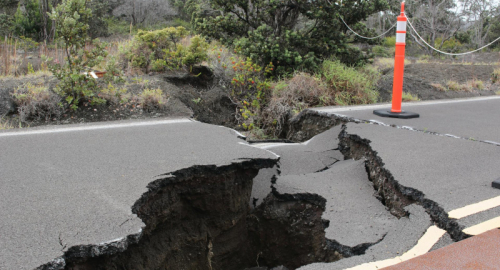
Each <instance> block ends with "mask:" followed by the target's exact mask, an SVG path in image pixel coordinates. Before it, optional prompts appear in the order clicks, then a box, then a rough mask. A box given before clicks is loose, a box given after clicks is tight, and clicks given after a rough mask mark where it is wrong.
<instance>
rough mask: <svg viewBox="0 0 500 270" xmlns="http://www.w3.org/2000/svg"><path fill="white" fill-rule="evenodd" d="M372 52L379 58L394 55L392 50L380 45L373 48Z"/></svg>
mask: <svg viewBox="0 0 500 270" xmlns="http://www.w3.org/2000/svg"><path fill="white" fill-rule="evenodd" d="M372 52H373V54H374V55H375V56H378V57H390V56H392V54H393V52H392V50H390V49H388V48H386V47H384V46H379V45H376V46H373V48H372Z"/></svg>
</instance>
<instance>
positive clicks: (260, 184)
mask: <svg viewBox="0 0 500 270" xmlns="http://www.w3.org/2000/svg"><path fill="white" fill-rule="evenodd" d="M348 123H351V124H349V125H351V126H349V125H348ZM360 123H364V122H363V121H360V120H356V119H352V118H348V117H341V116H332V115H329V114H325V113H321V112H315V111H305V112H303V113H301V114H300V115H299V116H298V117H297V118H295V119H294V120H292V121H291V122H290V125H289V126H288V127H287V130H288V135H287V138H288V139H291V140H294V141H305V142H303V143H290V141H285V143H277V142H261V143H259V142H254V143H251V144H250V146H254V147H257V148H261V149H266V150H267V151H271V152H272V153H275V154H277V155H278V156H280V158H258V157H255V158H236V159H233V162H231V163H230V164H228V165H217V166H216V165H195V166H191V167H188V168H185V169H180V170H176V171H173V172H170V173H166V174H163V175H159V176H158V177H156V179H155V180H154V181H153V182H150V183H149V184H148V186H147V191H146V192H145V193H143V194H142V196H141V197H140V198H138V199H137V201H136V202H135V204H134V205H133V206H132V207H131V208H132V213H133V214H135V215H136V216H137V217H139V218H140V220H141V221H142V222H143V223H144V226H143V228H142V230H141V231H140V232H139V233H136V234H130V235H127V236H125V237H122V238H120V239H118V240H113V241H110V242H106V243H101V244H86V245H73V246H67V245H66V244H65V243H64V240H63V239H62V238H61V236H60V237H59V243H60V245H61V246H62V249H63V252H64V254H63V255H62V256H60V257H58V258H55V259H54V260H52V261H51V262H48V263H46V264H44V265H42V266H40V267H38V268H37V269H39V270H56V269H57V270H60V269H210V270H215V269H240V270H243V269H259V270H265V269H271V268H273V269H299V268H300V269H310V270H316V269H343V268H346V267H352V266H355V265H359V264H361V263H365V262H369V261H373V260H374V259H384V258H390V257H394V256H397V255H398V254H401V253H403V252H406V251H407V250H409V249H410V248H411V247H412V246H413V245H414V244H415V243H416V241H417V240H418V239H419V238H420V236H422V234H423V233H424V232H425V230H427V228H429V227H430V226H431V225H433V224H434V225H437V226H438V227H440V228H442V229H444V230H446V232H447V233H448V234H449V236H451V239H452V240H453V241H460V240H462V239H465V238H467V237H468V235H466V234H465V233H463V232H462V230H463V226H461V225H460V224H459V223H458V222H457V221H456V220H454V219H452V218H449V217H448V214H447V212H446V211H448V210H449V209H445V206H442V205H440V204H439V203H438V202H437V201H436V200H435V197H432V196H427V195H426V194H425V193H424V191H421V190H419V189H418V188H415V187H413V186H410V185H405V184H401V180H402V179H399V178H398V179H396V177H395V176H394V174H393V172H391V170H390V169H389V168H388V167H387V166H386V164H385V163H384V161H383V160H382V158H381V156H380V155H379V153H378V152H377V150H376V148H374V147H373V145H372V142H371V141H370V140H369V138H368V137H369V136H368V137H367V136H366V134H367V131H363V132H361V133H360V134H357V131H356V130H355V129H352V128H351V127H352V125H357V124H360ZM361 125H365V126H366V124H361ZM368 126H369V125H368ZM384 128H386V129H392V128H390V127H389V128H387V127H384ZM394 130H397V129H394ZM368 133H369V132H368ZM311 138H312V139H311ZM306 140H308V141H306ZM239 144H242V142H239ZM245 147H248V145H247V146H245ZM126 222H127V220H125V221H124V222H123V223H126ZM123 223H122V224H123ZM120 226H121V225H120Z"/></svg>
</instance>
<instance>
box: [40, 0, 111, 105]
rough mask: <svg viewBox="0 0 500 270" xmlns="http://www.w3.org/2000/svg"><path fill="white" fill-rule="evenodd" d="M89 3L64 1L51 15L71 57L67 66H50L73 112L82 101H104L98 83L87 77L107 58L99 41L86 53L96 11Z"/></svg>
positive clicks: (98, 102) (93, 102) (76, 0)
mask: <svg viewBox="0 0 500 270" xmlns="http://www.w3.org/2000/svg"><path fill="white" fill-rule="evenodd" d="M86 3H87V2H86V0H63V2H62V3H61V4H59V5H58V6H57V7H56V8H55V9H53V10H52V13H51V14H50V15H49V16H50V18H51V19H52V20H53V21H54V23H55V26H56V34H57V36H58V37H59V38H60V39H62V40H63V42H64V49H65V51H66V54H67V55H66V56H67V57H66V59H67V63H66V64H61V63H58V62H54V63H53V64H51V65H50V67H49V68H50V71H51V72H52V73H53V74H54V76H55V77H56V78H57V79H59V83H58V84H57V86H56V88H55V92H56V93H57V94H59V95H60V96H62V97H63V98H64V99H65V101H66V102H67V104H68V105H69V107H70V108H71V109H73V110H76V109H77V108H78V105H79V103H80V101H81V100H82V99H86V100H89V101H90V102H91V103H92V104H100V103H103V102H104V100H102V99H100V98H98V97H97V93H98V88H97V83H96V80H95V79H93V78H91V77H90V76H88V75H86V74H85V71H88V69H89V68H92V67H94V66H96V65H97V64H99V63H100V62H102V61H104V57H106V56H107V52H106V50H105V44H101V43H100V42H99V40H97V39H96V40H94V41H93V49H92V50H90V51H88V50H86V45H87V41H88V40H89V38H88V35H87V30H88V29H89V25H88V21H89V20H90V19H91V18H92V12H91V10H90V9H89V8H87V7H86Z"/></svg>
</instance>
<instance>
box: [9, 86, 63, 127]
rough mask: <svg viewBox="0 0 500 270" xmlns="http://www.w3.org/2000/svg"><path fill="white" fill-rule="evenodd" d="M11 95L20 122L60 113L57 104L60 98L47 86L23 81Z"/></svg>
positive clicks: (46, 117) (60, 110) (50, 116)
mask: <svg viewBox="0 0 500 270" xmlns="http://www.w3.org/2000/svg"><path fill="white" fill-rule="evenodd" d="M12 97H13V100H14V102H15V104H16V105H17V111H18V114H19V118H20V120H21V122H26V121H28V120H31V119H45V120H49V119H51V118H53V117H56V118H57V117H59V116H60V115H61V113H62V109H61V107H60V106H59V105H58V104H59V102H60V101H61V98H60V97H59V96H58V95H56V94H55V93H53V92H52V91H50V90H49V89H48V87H47V86H43V85H33V84H31V83H25V84H24V85H21V86H19V87H18V88H17V89H15V90H14V92H13V93H12Z"/></svg>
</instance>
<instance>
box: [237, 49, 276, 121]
mask: <svg viewBox="0 0 500 270" xmlns="http://www.w3.org/2000/svg"><path fill="white" fill-rule="evenodd" d="M231 68H232V69H233V71H234V74H235V75H234V77H233V79H232V81H231V85H230V96H231V99H232V100H233V102H234V103H235V104H236V105H237V108H238V112H239V114H237V116H236V119H237V120H238V122H239V123H240V124H241V127H243V128H244V129H246V130H251V129H253V128H254V127H260V123H259V121H258V119H259V118H260V113H261V110H262V105H264V104H267V100H268V99H269V94H270V90H271V83H270V81H269V80H268V79H267V78H266V74H269V73H271V72H272V70H273V69H274V66H273V65H272V63H269V65H267V66H266V67H265V68H262V67H260V66H258V65H257V64H256V63H254V62H253V61H252V60H251V59H250V58H247V60H246V61H243V60H240V61H239V62H236V61H234V60H233V61H232V66H231Z"/></svg>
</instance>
